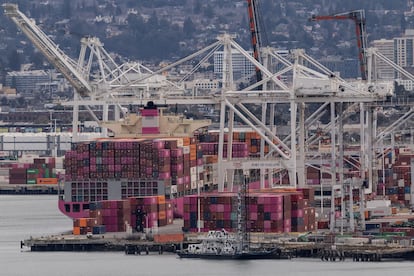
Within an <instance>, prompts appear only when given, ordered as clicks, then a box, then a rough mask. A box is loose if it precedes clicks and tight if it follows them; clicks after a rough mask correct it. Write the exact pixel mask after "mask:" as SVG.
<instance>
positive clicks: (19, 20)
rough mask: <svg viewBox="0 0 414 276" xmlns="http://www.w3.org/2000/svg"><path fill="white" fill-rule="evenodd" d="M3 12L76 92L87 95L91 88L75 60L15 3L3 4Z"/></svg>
mask: <svg viewBox="0 0 414 276" xmlns="http://www.w3.org/2000/svg"><path fill="white" fill-rule="evenodd" d="M3 8H4V13H5V15H7V16H8V17H9V18H10V19H11V20H12V21H13V22H14V23H15V24H16V25H17V26H18V27H19V29H20V30H21V31H22V32H23V33H24V34H25V35H26V36H27V37H28V38H29V40H30V41H31V42H32V43H33V44H34V45H35V47H36V48H37V49H38V50H39V51H40V52H41V53H42V54H43V55H44V56H45V57H46V58H47V59H48V61H49V62H50V63H51V64H53V65H54V66H55V67H56V69H58V71H60V72H61V73H62V74H63V75H64V76H65V78H66V79H67V80H68V81H69V82H70V84H71V85H72V86H73V87H74V88H75V90H76V92H77V93H79V94H80V95H81V96H88V95H89V94H90V92H92V89H91V87H90V85H89V83H88V81H87V80H85V78H84V77H83V76H82V74H81V72H80V71H78V70H77V69H76V68H77V65H76V62H75V61H74V60H72V59H71V58H70V57H68V56H67V55H66V54H65V53H64V52H63V51H62V50H60V49H59V47H58V46H57V45H56V44H55V43H54V42H53V41H52V40H51V39H50V38H49V37H48V36H47V35H46V34H45V33H43V32H42V30H41V29H40V28H39V27H38V26H37V25H36V23H35V22H34V20H32V19H29V18H28V17H26V16H25V15H24V14H23V13H22V12H21V11H19V9H18V6H17V5H16V4H10V3H5V4H3Z"/></svg>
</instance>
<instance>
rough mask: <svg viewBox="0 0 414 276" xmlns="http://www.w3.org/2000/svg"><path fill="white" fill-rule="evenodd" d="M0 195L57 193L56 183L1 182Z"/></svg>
mask: <svg viewBox="0 0 414 276" xmlns="http://www.w3.org/2000/svg"><path fill="white" fill-rule="evenodd" d="M0 194H1V195H57V194H58V187H57V185H37V184H34V185H29V184H24V185H17V184H16V185H13V184H7V185H6V184H1V185H0Z"/></svg>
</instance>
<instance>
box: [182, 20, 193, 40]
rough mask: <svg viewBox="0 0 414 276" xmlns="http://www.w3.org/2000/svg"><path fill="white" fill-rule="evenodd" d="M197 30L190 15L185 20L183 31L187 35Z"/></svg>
mask: <svg viewBox="0 0 414 276" xmlns="http://www.w3.org/2000/svg"><path fill="white" fill-rule="evenodd" d="M194 31H195V27H194V23H193V21H192V20H191V18H190V17H187V18H186V19H185V21H184V26H183V32H184V34H185V35H186V36H191V35H192V34H193V33H194Z"/></svg>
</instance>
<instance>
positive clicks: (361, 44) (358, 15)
mask: <svg viewBox="0 0 414 276" xmlns="http://www.w3.org/2000/svg"><path fill="white" fill-rule="evenodd" d="M348 19H351V20H353V21H354V22H355V33H356V38H357V45H358V58H359V64H360V69H361V78H362V79H363V80H367V78H368V68H367V53H366V49H367V46H368V45H367V43H368V42H367V32H366V26H365V11H364V10H355V11H351V12H344V13H338V14H334V15H313V16H312V17H311V18H310V19H309V20H310V21H320V20H348Z"/></svg>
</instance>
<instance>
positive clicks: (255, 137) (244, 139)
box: [198, 130, 269, 156]
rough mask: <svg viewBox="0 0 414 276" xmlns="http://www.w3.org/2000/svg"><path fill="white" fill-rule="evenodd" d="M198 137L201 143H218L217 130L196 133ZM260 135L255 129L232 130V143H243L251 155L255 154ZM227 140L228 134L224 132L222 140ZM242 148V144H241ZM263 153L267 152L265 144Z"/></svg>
mask: <svg viewBox="0 0 414 276" xmlns="http://www.w3.org/2000/svg"><path fill="white" fill-rule="evenodd" d="M198 139H199V140H200V142H201V143H216V144H217V143H218V141H219V132H210V133H202V134H198ZM260 139H261V137H260V135H259V134H258V133H257V132H255V131H251V130H249V131H234V132H233V143H237V144H245V145H246V147H247V152H248V154H249V155H251V156H257V154H259V153H260V146H261V145H260V143H261V142H260ZM227 141H228V134H227V133H225V134H224V142H227ZM243 148H244V146H243ZM264 151H265V153H268V152H269V146H268V145H265V149H264Z"/></svg>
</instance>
